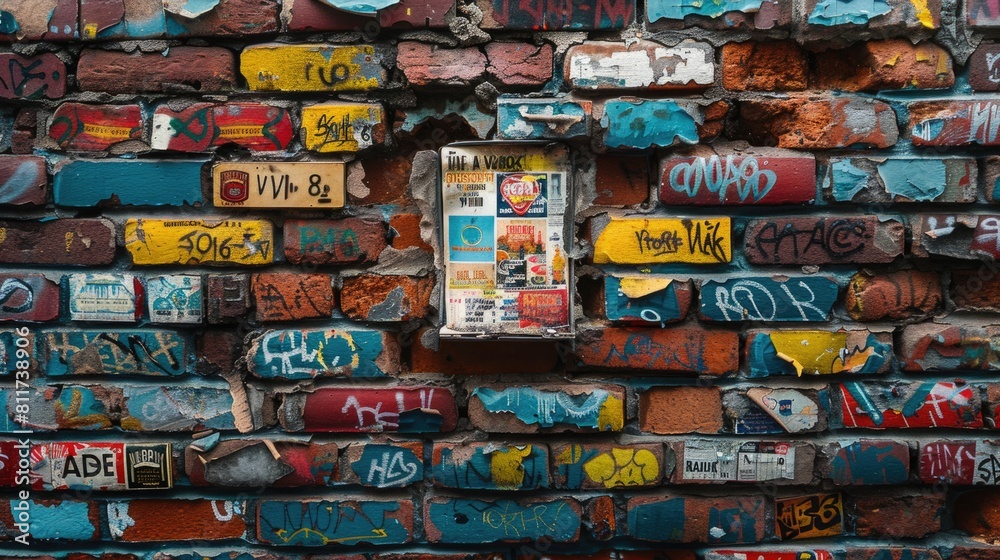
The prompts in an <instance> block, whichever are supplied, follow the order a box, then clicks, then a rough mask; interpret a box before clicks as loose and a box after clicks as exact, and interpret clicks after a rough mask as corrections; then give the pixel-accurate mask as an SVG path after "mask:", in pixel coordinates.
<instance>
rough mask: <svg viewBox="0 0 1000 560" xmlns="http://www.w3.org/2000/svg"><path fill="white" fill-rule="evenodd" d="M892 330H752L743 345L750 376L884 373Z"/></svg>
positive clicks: (890, 363)
mask: <svg viewBox="0 0 1000 560" xmlns="http://www.w3.org/2000/svg"><path fill="white" fill-rule="evenodd" d="M892 345H893V342H892V333H891V332H872V331H869V330H867V329H858V328H851V329H840V330H837V331H822V330H790V329H783V330H752V331H749V332H747V335H746V344H745V346H744V350H745V354H746V359H745V362H744V363H745V365H746V369H747V376H748V377H751V378H755V377H770V376H772V375H775V376H777V375H789V376H790V375H795V376H802V375H834V374H871V373H885V372H887V371H889V368H890V366H891V365H892V358H893V353H892Z"/></svg>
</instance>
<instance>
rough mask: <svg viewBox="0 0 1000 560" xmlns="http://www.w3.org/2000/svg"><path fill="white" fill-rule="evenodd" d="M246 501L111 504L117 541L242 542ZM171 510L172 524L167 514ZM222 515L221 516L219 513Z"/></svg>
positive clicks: (112, 524) (244, 532)
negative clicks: (167, 518) (227, 540)
mask: <svg viewBox="0 0 1000 560" xmlns="http://www.w3.org/2000/svg"><path fill="white" fill-rule="evenodd" d="M247 505H248V502H246V501H244V500H235V501H230V500H204V499H199V500H180V499H170V500H167V499H164V500H127V501H124V500H123V501H120V502H114V503H109V504H108V512H109V515H108V518H109V519H108V523H109V524H110V526H111V535H112V537H113V538H114V540H118V541H122V542H164V541H175V542H176V541H191V540H206V541H212V540H224V539H239V538H243V537H245V536H246V534H247V523H248V516H247V513H248V512H247ZM164 511H170V512H171V517H170V523H164V522H163V512H164ZM216 512H218V513H216Z"/></svg>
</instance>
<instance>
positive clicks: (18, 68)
mask: <svg viewBox="0 0 1000 560" xmlns="http://www.w3.org/2000/svg"><path fill="white" fill-rule="evenodd" d="M64 95H66V64H65V63H64V62H63V61H62V60H61V59H60V58H59V57H58V56H56V55H54V54H52V53H42V54H39V55H35V56H21V55H18V54H13V53H3V54H0V98H4V99H41V98H48V99H59V98H60V97H62V96H64Z"/></svg>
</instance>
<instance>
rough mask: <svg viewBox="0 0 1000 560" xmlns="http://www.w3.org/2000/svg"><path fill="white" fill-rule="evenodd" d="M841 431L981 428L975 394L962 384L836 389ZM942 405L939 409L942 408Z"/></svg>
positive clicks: (852, 385) (849, 385)
mask: <svg viewBox="0 0 1000 560" xmlns="http://www.w3.org/2000/svg"><path fill="white" fill-rule="evenodd" d="M838 389H839V393H840V409H841V414H842V415H843V423H844V427H845V428H875V429H886V428H932V427H933V428H945V427H950V428H981V427H982V426H983V418H982V415H981V414H980V406H981V402H980V399H979V395H978V391H976V390H975V389H974V388H973V387H972V386H970V385H966V384H965V383H964V382H961V381H956V382H951V381H917V382H912V383H898V384H894V385H891V386H890V385H887V384H880V383H870V382H869V383H862V382H847V383H841V384H839V385H838ZM942 405H943V406H942Z"/></svg>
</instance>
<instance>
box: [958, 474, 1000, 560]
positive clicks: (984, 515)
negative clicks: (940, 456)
mask: <svg viewBox="0 0 1000 560" xmlns="http://www.w3.org/2000/svg"><path fill="white" fill-rule="evenodd" d="M951 512H952V519H953V520H954V524H955V529H958V530H959V531H964V532H966V533H968V534H969V535H970V536H971V537H972V538H973V539H975V540H977V541H980V542H985V543H989V544H994V545H995V544H1000V489H997V488H988V489H978V488H977V489H976V490H970V491H968V492H965V493H962V494H960V495H959V496H958V499H957V500H955V505H953V506H952V507H951ZM987 557H988V558H995V557H996V556H995V555H994V556H987Z"/></svg>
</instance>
